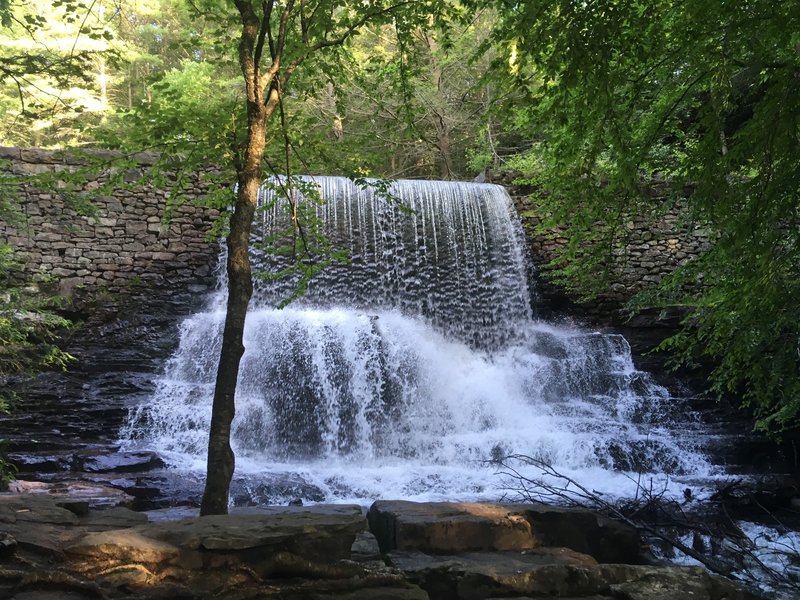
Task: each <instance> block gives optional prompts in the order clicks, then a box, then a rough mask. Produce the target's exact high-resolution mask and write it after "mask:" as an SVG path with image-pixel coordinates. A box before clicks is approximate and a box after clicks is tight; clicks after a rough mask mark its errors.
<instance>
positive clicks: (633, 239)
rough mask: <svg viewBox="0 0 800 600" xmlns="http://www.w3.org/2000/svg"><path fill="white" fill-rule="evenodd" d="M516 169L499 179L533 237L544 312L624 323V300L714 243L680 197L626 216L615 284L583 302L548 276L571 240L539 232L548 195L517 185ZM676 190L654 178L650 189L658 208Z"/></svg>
mask: <svg viewBox="0 0 800 600" xmlns="http://www.w3.org/2000/svg"><path fill="white" fill-rule="evenodd" d="M513 178H514V176H513V174H503V175H500V176H498V177H495V178H494V181H495V183H500V184H503V185H505V186H506V188H507V189H508V190H509V193H510V194H511V196H512V198H513V199H514V203H515V205H516V207H517V211H518V212H519V214H520V218H521V220H522V225H523V228H524V230H525V233H526V236H527V238H528V243H529V248H530V253H531V258H532V261H533V263H534V266H535V268H536V271H537V275H536V294H537V296H538V299H537V300H538V301H537V305H538V306H539V307H540V309H542V310H543V311H544V312H549V311H553V312H579V313H581V314H582V315H585V316H587V317H588V318H589V319H590V320H593V321H600V322H614V323H619V322H621V321H623V320H624V318H623V315H622V312H621V309H622V307H623V305H624V304H625V303H626V302H627V301H628V300H629V299H630V298H631V297H633V296H634V295H635V294H636V293H637V292H639V291H641V290H642V289H644V288H646V287H649V286H652V285H653V284H655V283H658V282H659V281H661V280H662V279H663V278H664V277H665V276H667V275H669V274H670V273H672V272H673V271H674V270H675V268H676V267H678V266H679V265H682V264H684V263H685V262H686V261H688V260H691V259H692V258H694V257H697V256H699V255H701V254H702V253H703V252H705V251H706V250H707V249H708V248H709V246H710V243H711V238H710V232H709V231H708V229H707V228H705V227H704V226H703V225H702V224H699V223H694V222H692V221H691V220H690V219H689V218H688V211H687V210H686V206H685V204H682V203H680V202H674V203H672V204H671V208H670V209H669V210H667V211H665V212H657V213H654V214H649V215H645V214H639V215H628V216H627V217H625V223H624V226H625V229H624V236H625V245H624V248H622V249H621V250H620V252H619V253H618V254H617V255H616V257H615V260H614V264H613V266H612V271H613V276H612V283H611V285H610V286H609V288H608V289H607V290H606V291H605V292H604V293H603V294H601V295H600V296H599V297H598V298H596V299H595V300H592V301H590V302H579V301H578V300H577V299H576V298H575V296H574V295H572V294H570V293H569V292H567V291H566V290H565V289H564V288H563V287H561V286H559V285H557V284H554V283H552V282H550V281H548V273H550V272H551V271H552V267H551V266H550V265H549V263H550V261H552V260H553V259H555V258H556V257H557V256H558V254H559V251H560V250H561V249H563V248H564V246H565V245H566V243H567V240H566V239H565V238H564V237H562V236H560V235H559V232H558V231H550V232H547V233H541V232H538V231H537V228H538V226H539V225H540V224H541V222H542V219H541V217H540V216H539V214H540V211H539V210H538V207H539V206H541V205H542V203H544V202H546V201H547V200H546V198H543V197H541V196H540V195H538V194H536V193H535V192H534V191H533V190H531V189H528V188H524V187H520V186H515V185H514V184H513V183H512V181H513ZM670 193H671V190H670V189H669V188H668V187H667V186H666V185H663V184H658V183H654V184H653V185H652V186H651V188H650V189H649V197H650V199H651V201H652V205H653V207H661V206H664V205H666V201H667V199H668V198H669V196H670Z"/></svg>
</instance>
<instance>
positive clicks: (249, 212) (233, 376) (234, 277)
mask: <svg viewBox="0 0 800 600" xmlns="http://www.w3.org/2000/svg"><path fill="white" fill-rule="evenodd" d="M251 121H255V119H251ZM254 125H259V123H253V122H251V127H250V128H249V129H248V144H247V151H246V153H245V156H246V159H245V164H244V166H243V168H242V169H241V171H240V174H239V190H238V192H237V197H236V206H235V208H234V212H233V216H232V217H231V224H230V233H229V234H228V239H227V245H228V262H227V269H228V306H227V312H226V314H225V329H224V331H223V334H222V351H221V353H220V359H219V367H218V368H217V380H216V385H215V387H214V404H213V408H212V413H211V429H210V431H209V438H208V467H207V475H206V487H205V491H204V492H203V502H202V504H201V506H200V514H201V515H219V514H226V513H227V512H228V492H229V490H230V484H231V478H232V477H233V469H234V465H235V459H234V455H233V450H232V449H231V445H230V437H231V423H232V422H233V417H234V416H235V414H236V404H235V394H236V382H237V379H238V376H239V363H240V362H241V359H242V355H243V354H244V343H243V341H242V339H243V337H244V323H245V317H246V316H247V306H248V304H249V303H250V297H251V296H252V294H253V280H252V277H251V270H250V255H249V250H250V228H251V224H252V222H253V215H254V214H255V209H256V201H257V198H258V189H259V187H260V185H261V159H262V157H263V154H264V129H265V123H264V122H263V120H262V121H261V122H260V127H254Z"/></svg>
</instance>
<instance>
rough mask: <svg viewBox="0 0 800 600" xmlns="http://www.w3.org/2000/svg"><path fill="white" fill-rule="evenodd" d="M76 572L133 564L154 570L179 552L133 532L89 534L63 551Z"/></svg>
mask: <svg viewBox="0 0 800 600" xmlns="http://www.w3.org/2000/svg"><path fill="white" fill-rule="evenodd" d="M64 551H65V553H66V555H67V558H68V560H70V562H71V564H72V566H73V567H74V568H75V569H76V570H77V571H79V572H93V571H96V570H98V569H102V568H110V567H114V566H119V565H124V564H130V563H135V564H139V565H147V566H152V567H153V568H155V567H156V566H158V565H163V564H165V563H167V562H169V561H170V560H172V559H174V558H176V557H177V556H178V554H179V553H180V550H179V549H178V548H177V547H176V546H174V545H172V544H169V543H167V542H164V541H161V540H158V539H155V538H152V537H148V536H147V535H144V534H143V533H142V532H141V531H137V530H136V529H122V530H114V531H102V532H97V533H89V534H87V535H85V536H83V537H82V538H81V539H80V540H78V541H76V542H75V543H73V544H70V545H68V546H67V547H66V548H65V549H64Z"/></svg>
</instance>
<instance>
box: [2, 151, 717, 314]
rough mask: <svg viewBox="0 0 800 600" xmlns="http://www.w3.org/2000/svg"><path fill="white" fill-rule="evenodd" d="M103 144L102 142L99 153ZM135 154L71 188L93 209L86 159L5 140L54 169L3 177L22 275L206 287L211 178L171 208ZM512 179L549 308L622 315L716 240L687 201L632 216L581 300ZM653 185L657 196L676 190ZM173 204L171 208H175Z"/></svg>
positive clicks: (104, 287)
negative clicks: (109, 186) (592, 292)
mask: <svg viewBox="0 0 800 600" xmlns="http://www.w3.org/2000/svg"><path fill="white" fill-rule="evenodd" d="M103 154H104V153H103V152H102V151H93V156H95V158H97V157H101V158H102V156H103ZM106 154H108V156H111V154H110V153H106ZM134 158H135V164H136V166H134V167H130V168H127V170H126V171H125V173H123V175H124V179H125V180H126V181H127V182H128V183H129V184H130V185H126V186H125V187H124V188H120V189H115V190H113V191H112V192H109V193H108V194H107V195H103V194H99V195H98V194H97V190H98V189H99V188H101V186H102V184H103V183H104V182H106V181H108V178H109V177H111V176H112V175H113V173H112V172H111V171H110V170H106V171H103V170H102V169H101V170H99V171H98V170H94V169H93V170H92V171H88V170H87V171H86V172H87V173H91V174H88V175H86V176H85V177H83V178H80V177H79V178H78V179H79V185H78V187H77V189H72V190H71V191H72V193H73V197H74V196H75V194H77V196H78V197H80V196H81V195H85V196H86V197H87V198H88V197H90V196H91V197H92V198H91V202H92V203H93V208H92V209H91V211H90V212H85V211H81V210H79V209H77V208H76V207H75V206H73V205H72V204H71V203H70V202H69V196H68V195H67V194H66V193H65V191H64V188H65V184H64V182H62V181H60V180H59V177H58V175H59V173H65V172H73V173H74V172H76V171H77V170H79V169H81V168H83V167H85V166H86V162H87V161H86V160H85V159H81V158H79V157H77V156H74V155H70V154H67V153H63V152H59V151H49V150H39V149H20V148H3V147H0V171H5V172H6V173H11V174H14V175H23V176H24V175H32V176H33V175H38V176H42V175H43V174H44V175H48V174H49V175H51V176H52V178H51V179H49V180H48V183H47V185H43V184H42V183H41V182H40V183H38V184H37V183H36V180H35V179H34V178H31V183H26V182H24V179H23V183H21V184H19V185H16V187H15V188H13V189H11V188H9V186H8V185H5V186H4V187H5V188H6V189H5V191H4V195H8V193H9V191H10V201H8V199H7V202H8V206H10V207H11V211H8V210H4V211H3V213H2V214H3V216H4V217H6V219H5V220H2V219H0V242H5V243H7V244H9V245H10V246H12V247H14V248H15V249H16V257H17V259H18V260H19V263H20V264H19V273H18V274H19V275H20V277H21V278H23V279H24V280H26V281H34V282H37V281H38V282H40V283H49V284H50V285H51V286H52V289H53V290H54V291H56V292H57V293H58V294H60V295H62V296H64V297H67V298H70V299H72V300H73V302H74V303H76V304H80V303H81V302H83V301H85V300H91V299H93V298H97V297H98V296H106V297H107V296H108V295H109V294H110V295H111V297H116V298H134V299H135V298H142V297H151V298H152V297H153V296H158V295H170V294H173V293H182V292H195V293H198V294H200V293H202V292H203V291H205V290H206V289H208V288H209V287H210V286H212V285H213V284H214V277H213V271H214V268H215V267H216V266H217V262H218V255H219V244H218V242H217V241H215V240H214V239H212V238H211V236H210V235H209V231H210V230H211V227H212V224H213V222H214V220H215V219H216V217H217V216H219V214H218V212H217V211H216V210H213V209H208V208H205V207H203V206H200V205H199V204H198V203H195V202H194V201H196V200H197V199H199V198H201V197H202V196H203V195H204V194H205V193H207V191H208V187H207V184H205V183H203V182H202V181H200V178H195V180H194V181H191V182H189V185H188V187H187V188H186V189H184V190H183V191H182V195H183V198H184V202H183V203H181V204H177V205H175V206H174V209H169V208H168V204H169V200H168V199H169V197H170V192H171V191H172V186H173V184H174V183H171V182H170V181H169V180H167V182H166V184H165V185H159V186H155V185H154V184H153V183H152V181H151V177H150V175H149V167H150V166H152V165H153V163H154V162H155V159H156V156H155V155H149V154H139V155H136V156H135V157H134ZM117 174H118V173H117ZM512 180H513V177H512V176H511V175H508V174H505V175H501V176H499V177H495V178H494V182H495V183H500V184H503V185H506V187H507V188H508V189H509V191H510V192H511V194H512V197H513V198H514V200H515V204H516V206H517V209H518V211H519V213H520V215H521V218H522V221H523V227H524V228H525V231H526V234H527V236H528V242H529V246H530V252H531V257H532V261H533V263H534V266H535V268H536V270H537V272H538V274H537V281H536V294H537V306H538V307H539V309H540V312H542V313H544V314H548V313H561V312H574V313H575V314H581V315H583V316H586V317H588V318H589V319H590V320H593V321H596V322H619V321H620V308H621V306H622V305H623V304H624V302H625V301H626V300H628V299H629V298H630V297H631V296H632V295H633V294H635V293H636V292H638V291H639V290H641V289H642V288H643V287H645V286H647V285H650V284H652V283H654V282H657V281H659V280H660V279H661V278H662V277H664V276H665V275H667V274H669V273H670V272H672V271H673V270H674V269H675V267H676V266H678V265H679V264H681V263H682V262H684V261H686V260H688V259H690V258H691V257H693V256H697V255H698V254H700V253H702V252H704V251H705V250H706V249H707V248H708V245H709V236H708V232H707V231H705V230H704V229H703V228H702V227H699V226H694V225H692V224H688V223H686V221H685V219H684V215H683V213H682V211H681V210H680V207H679V206H676V207H675V208H673V209H672V210H671V211H670V212H667V213H666V214H662V215H660V216H659V217H658V218H657V219H653V218H652V217H646V216H633V217H630V218H629V219H628V222H626V228H627V231H628V243H627V245H626V247H625V249H624V251H623V252H622V253H621V254H620V255H619V256H618V257H617V261H616V264H615V278H614V281H613V282H612V284H611V286H610V287H609V288H608V290H607V291H606V293H604V294H603V295H602V296H601V297H600V298H598V299H597V300H595V301H592V302H590V303H583V304H581V303H578V302H576V301H575V300H574V298H572V297H571V296H570V295H569V294H568V293H567V292H566V291H565V290H564V289H563V288H561V287H559V286H558V285H555V284H553V283H550V282H548V280H547V273H548V271H549V270H550V267H549V266H548V263H549V262H550V261H551V260H552V259H553V258H554V257H555V256H556V254H557V251H558V248H559V246H560V245H563V244H564V243H565V242H566V240H564V239H563V238H561V237H559V236H558V232H552V233H554V235H544V234H540V233H538V232H537V231H536V226H537V225H538V224H539V223H540V219H539V217H538V216H537V211H536V208H537V203H538V202H543V201H544V200H542V199H540V198H537V197H536V196H535V195H534V194H531V193H529V191H528V190H525V189H522V188H519V187H515V186H514V185H513V183H512ZM2 183H3V182H2V180H0V184H2ZM37 185H38V186H39V187H37ZM42 187H46V188H47V189H41V188H42ZM73 188H74V186H73ZM654 190H655V191H654V194H655V195H656V196H657V195H658V194H659V193H663V194H666V193H667V190H664V191H663V192H659V191H658V190H657V189H656V188H654ZM2 200H3V198H2V197H0V201H2ZM168 210H172V214H171V216H170V217H169V218H166V217H165V213H166V212H167V211H168ZM9 215H10V216H9Z"/></svg>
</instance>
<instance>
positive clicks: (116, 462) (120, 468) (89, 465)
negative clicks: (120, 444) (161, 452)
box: [81, 452, 164, 473]
mask: <svg viewBox="0 0 800 600" xmlns="http://www.w3.org/2000/svg"><path fill="white" fill-rule="evenodd" d="M81 460H82V466H83V469H82V470H83V471H86V472H87V473H109V472H111V473H142V472H146V471H151V470H153V469H160V468H161V467H163V466H164V461H163V460H161V457H160V456H158V454H156V453H155V452H117V453H114V454H99V455H95V456H83V457H81Z"/></svg>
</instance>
